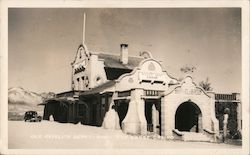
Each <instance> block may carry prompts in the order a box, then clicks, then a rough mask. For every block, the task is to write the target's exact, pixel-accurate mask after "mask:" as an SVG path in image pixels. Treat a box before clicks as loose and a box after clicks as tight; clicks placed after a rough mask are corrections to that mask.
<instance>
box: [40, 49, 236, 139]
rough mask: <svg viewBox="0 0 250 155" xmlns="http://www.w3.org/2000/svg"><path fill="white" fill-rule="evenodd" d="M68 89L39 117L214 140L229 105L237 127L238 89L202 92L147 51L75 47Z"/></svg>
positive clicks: (233, 125)
mask: <svg viewBox="0 0 250 155" xmlns="http://www.w3.org/2000/svg"><path fill="white" fill-rule="evenodd" d="M71 65H72V81H71V82H72V90H70V91H68V92H62V93H60V94H57V95H56V97H55V98H53V99H49V100H46V101H45V102H44V103H43V105H44V116H43V119H45V120H49V119H50V118H51V117H53V120H54V121H58V122H64V123H79V122H81V123H82V124H86V125H93V126H102V127H104V128H106V129H116V130H122V131H123V132H124V133H128V134H139V135H148V134H157V135H161V136H163V137H165V138H167V139H181V140H207V141H215V140H216V139H217V138H218V137H219V134H220V131H221V130H222V129H223V114H224V110H225V108H229V110H230V114H229V123H228V128H229V132H231V134H234V133H236V132H237V130H240V129H241V104H240V99H239V94H237V93H233V94H215V93H214V92H206V91H204V90H203V88H201V87H199V86H198V85H197V84H196V83H194V81H193V79H192V77H191V76H186V77H185V78H184V79H183V80H182V81H178V80H177V79H175V78H173V77H171V76H170V75H169V74H168V73H167V71H165V70H164V69H163V67H162V65H161V63H160V62H159V61H157V60H155V59H154V58H153V56H152V54H151V53H149V52H140V53H139V54H138V56H130V55H129V50H128V45H127V44H121V45H120V52H117V55H114V54H109V53H102V52H92V51H89V50H88V49H87V46H86V45H85V44H82V45H80V46H79V47H78V49H77V51H76V56H75V60H74V61H73V62H72V64H71Z"/></svg>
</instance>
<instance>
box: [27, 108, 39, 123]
mask: <svg viewBox="0 0 250 155" xmlns="http://www.w3.org/2000/svg"><path fill="white" fill-rule="evenodd" d="M41 120H42V117H41V116H38V114H37V112H36V111H27V112H26V113H25V115H24V121H25V122H27V121H29V122H41Z"/></svg>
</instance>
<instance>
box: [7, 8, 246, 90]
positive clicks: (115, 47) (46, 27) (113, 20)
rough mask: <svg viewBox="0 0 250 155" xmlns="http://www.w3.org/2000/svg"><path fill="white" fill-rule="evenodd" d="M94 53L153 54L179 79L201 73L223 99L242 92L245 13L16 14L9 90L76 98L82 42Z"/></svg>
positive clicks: (11, 30) (60, 11)
mask: <svg viewBox="0 0 250 155" xmlns="http://www.w3.org/2000/svg"><path fill="white" fill-rule="evenodd" d="M83 12H85V13H86V16H87V20H86V45H87V47H88V49H89V50H90V51H97V52H98V51H103V52H109V53H114V54H119V51H120V49H119V48H120V47H119V44H120V43H128V44H129V54H130V55H139V52H140V51H150V52H151V53H152V54H153V57H154V58H155V59H156V60H160V61H162V65H163V66H164V68H166V70H167V72H168V73H169V74H170V75H171V76H172V77H175V78H180V77H182V76H183V73H181V71H180V68H181V67H182V66H186V65H191V66H195V67H196V70H195V72H194V73H193V75H192V76H193V77H194V80H195V82H196V83H199V82H200V81H201V80H205V79H206V77H209V81H210V82H211V83H212V87H213V89H214V91H215V92H219V93H223V92H225V93H227V92H241V11H240V9H237V8H227V9H225V8H224V9H219V8H217V9H212V8H210V9H201V8H200V9H94V8H93V9H20V8H19V9H9V18H8V20H9V21H8V22H9V26H8V28H9V87H18V86H21V87H23V88H25V89H28V90H31V91H35V92H48V91H52V92H56V93H58V92H62V91H68V90H70V88H71V87H70V84H71V65H70V63H71V62H73V60H74V57H75V54H76V50H77V48H78V46H79V45H80V44H81V42H82V25H83V24H82V21H83Z"/></svg>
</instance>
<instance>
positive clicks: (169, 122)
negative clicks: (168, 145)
mask: <svg viewBox="0 0 250 155" xmlns="http://www.w3.org/2000/svg"><path fill="white" fill-rule="evenodd" d="M174 114H175V111H173V106H170V105H168V102H167V97H166V96H164V97H162V99H161V132H162V135H163V136H166V137H167V139H173V138H174V137H173V131H172V130H173V129H174V128H175V117H174Z"/></svg>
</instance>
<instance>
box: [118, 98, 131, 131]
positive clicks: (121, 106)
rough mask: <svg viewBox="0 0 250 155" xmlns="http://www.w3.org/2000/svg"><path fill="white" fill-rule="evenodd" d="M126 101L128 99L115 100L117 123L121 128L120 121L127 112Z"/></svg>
mask: <svg viewBox="0 0 250 155" xmlns="http://www.w3.org/2000/svg"><path fill="white" fill-rule="evenodd" d="M128 103H129V101H128V100H117V101H115V110H116V112H117V113H118V117H119V124H120V127H121V128H122V121H123V120H124V118H125V117H126V115H127V112H128Z"/></svg>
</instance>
